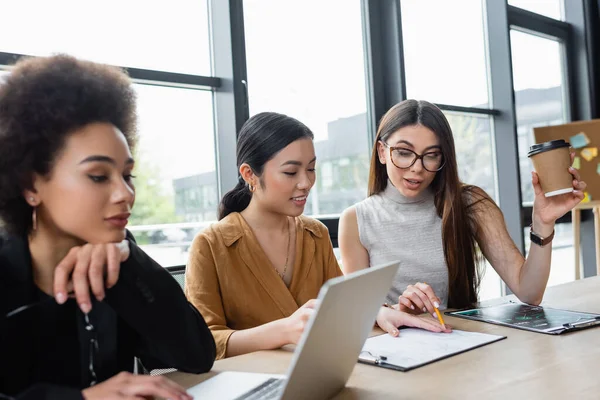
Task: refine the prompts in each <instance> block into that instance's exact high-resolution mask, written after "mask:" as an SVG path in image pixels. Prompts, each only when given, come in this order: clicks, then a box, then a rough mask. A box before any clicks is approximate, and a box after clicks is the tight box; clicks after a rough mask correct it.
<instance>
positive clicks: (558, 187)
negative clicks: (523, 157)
mask: <svg viewBox="0 0 600 400" xmlns="http://www.w3.org/2000/svg"><path fill="white" fill-rule="evenodd" d="M528 157H529V158H531V161H532V162H533V166H534V169H535V172H533V173H532V184H533V189H534V192H535V200H534V205H533V209H534V210H533V211H534V221H535V220H537V221H538V222H540V223H543V224H552V225H553V224H554V222H555V221H556V220H557V219H558V218H560V217H562V216H563V215H564V214H565V213H567V212H568V211H570V210H571V209H572V208H573V207H575V206H576V205H577V204H578V203H579V202H581V200H583V197H584V193H583V191H584V190H585V188H586V187H587V185H586V183H585V182H583V181H581V180H580V176H579V171H577V170H576V169H575V168H573V167H571V164H572V163H573V159H574V157H575V153H572V152H571V146H570V144H569V143H568V142H566V141H564V140H552V141H550V142H546V143H540V144H535V145H533V146H531V147H530V150H529V153H528Z"/></svg>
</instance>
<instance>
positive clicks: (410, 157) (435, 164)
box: [380, 140, 445, 172]
mask: <svg viewBox="0 0 600 400" xmlns="http://www.w3.org/2000/svg"><path fill="white" fill-rule="evenodd" d="M380 142H381V144H383V145H384V146H385V147H387V148H388V149H390V159H391V160H392V164H394V166H395V167H397V168H400V169H407V168H410V167H412V166H413V165H414V164H415V163H416V162H417V160H419V159H420V160H421V164H422V165H423V168H425V170H426V171H429V172H438V171H439V170H441V169H442V168H443V167H444V164H445V161H444V156H443V154H442V152H441V151H440V150H434V151H428V152H427V153H423V154H418V153H416V152H414V151H412V150H411V149H407V148H405V147H393V146H390V145H389V144H387V143H386V142H384V141H383V140H380Z"/></svg>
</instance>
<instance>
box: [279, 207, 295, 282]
mask: <svg viewBox="0 0 600 400" xmlns="http://www.w3.org/2000/svg"><path fill="white" fill-rule="evenodd" d="M286 222H287V226H288V245H287V253H286V255H285V265H284V266H283V273H281V274H280V273H279V271H277V269H276V270H275V271H276V272H277V275H279V277H280V278H281V279H282V280H284V281H285V279H284V278H285V273H286V272H287V267H288V260H289V258H290V242H291V241H292V230H291V229H290V221H289V220H288V219H287V218H286Z"/></svg>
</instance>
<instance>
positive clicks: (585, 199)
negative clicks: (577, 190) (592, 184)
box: [581, 192, 592, 203]
mask: <svg viewBox="0 0 600 400" xmlns="http://www.w3.org/2000/svg"><path fill="white" fill-rule="evenodd" d="M590 201H592V196H591V195H590V194H589V193H588V192H583V200H581V202H582V203H589V202H590Z"/></svg>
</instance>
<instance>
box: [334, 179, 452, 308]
mask: <svg viewBox="0 0 600 400" xmlns="http://www.w3.org/2000/svg"><path fill="white" fill-rule="evenodd" d="M355 208H356V216H357V219H358V234H359V237H360V241H361V243H362V245H363V246H364V247H365V248H366V249H367V251H368V252H369V262H370V265H381V264H386V263H390V262H393V261H400V268H399V270H398V274H397V275H396V277H395V278H394V281H393V282H392V288H391V289H390V291H389V293H388V295H387V300H386V301H387V302H388V303H390V304H396V303H398V297H399V296H400V295H401V294H402V292H404V290H406V287H407V286H408V285H414V284H415V283H417V282H427V284H428V285H430V286H431V287H432V288H433V290H434V291H435V293H436V294H437V296H438V297H439V298H440V299H441V300H442V303H443V304H441V305H440V307H442V308H446V307H447V304H448V268H447V266H446V260H445V258H444V249H443V247H442V220H441V218H440V217H438V215H437V212H436V209H435V204H434V199H433V194H432V193H431V191H429V190H427V191H425V192H424V193H421V194H420V195H419V196H418V197H417V198H406V197H404V196H403V195H402V194H400V192H399V191H398V190H397V189H396V188H395V187H394V186H393V185H392V183H391V182H390V181H388V184H387V187H386V188H385V190H384V191H383V192H381V193H379V194H376V195H373V196H370V197H367V198H366V199H365V200H363V201H361V202H360V203H358V204H356V206H355ZM342 263H343V260H342Z"/></svg>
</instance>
